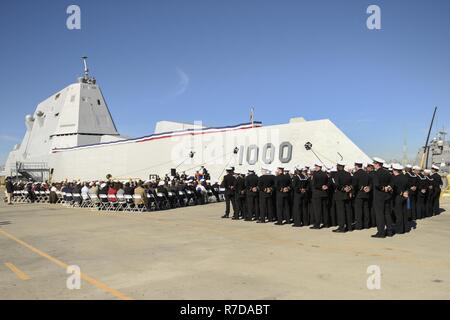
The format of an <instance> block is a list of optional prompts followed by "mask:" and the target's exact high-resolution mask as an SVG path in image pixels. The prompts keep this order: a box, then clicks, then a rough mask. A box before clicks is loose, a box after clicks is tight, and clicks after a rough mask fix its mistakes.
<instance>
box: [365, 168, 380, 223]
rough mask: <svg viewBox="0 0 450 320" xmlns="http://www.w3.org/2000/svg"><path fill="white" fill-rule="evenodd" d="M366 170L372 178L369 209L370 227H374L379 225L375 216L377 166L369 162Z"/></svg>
mask: <svg viewBox="0 0 450 320" xmlns="http://www.w3.org/2000/svg"><path fill="white" fill-rule="evenodd" d="M366 172H367V174H368V175H369V179H370V189H371V190H370V192H369V211H370V223H369V228H374V227H376V226H377V223H376V221H377V219H376V216H375V210H374V209H373V180H374V177H375V167H374V166H373V163H368V164H367V166H366Z"/></svg>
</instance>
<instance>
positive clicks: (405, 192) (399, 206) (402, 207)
mask: <svg viewBox="0 0 450 320" xmlns="http://www.w3.org/2000/svg"><path fill="white" fill-rule="evenodd" d="M392 169H393V177H392V183H391V184H392V196H393V205H394V214H395V233H397V234H403V233H405V231H407V229H408V228H407V224H408V221H407V219H406V209H407V202H408V197H409V183H408V178H407V177H406V176H405V175H404V174H403V169H404V168H403V166H402V165H400V164H398V163H395V164H393V165H392Z"/></svg>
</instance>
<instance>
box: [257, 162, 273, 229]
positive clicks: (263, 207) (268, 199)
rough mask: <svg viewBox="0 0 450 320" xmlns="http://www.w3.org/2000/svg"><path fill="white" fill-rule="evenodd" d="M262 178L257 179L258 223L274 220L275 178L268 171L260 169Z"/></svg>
mask: <svg viewBox="0 0 450 320" xmlns="http://www.w3.org/2000/svg"><path fill="white" fill-rule="evenodd" d="M261 171H262V176H260V177H259V179H258V189H259V220H258V223H264V222H266V217H267V218H268V220H269V222H270V221H273V220H274V216H273V193H274V191H275V176H274V175H272V174H271V173H270V171H269V170H266V169H262V170H261Z"/></svg>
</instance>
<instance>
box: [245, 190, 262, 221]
mask: <svg viewBox="0 0 450 320" xmlns="http://www.w3.org/2000/svg"><path fill="white" fill-rule="evenodd" d="M253 217H255V219H256V220H258V219H259V197H258V193H257V192H250V191H248V192H247V215H246V217H245V218H246V219H249V220H251V219H252V218H253Z"/></svg>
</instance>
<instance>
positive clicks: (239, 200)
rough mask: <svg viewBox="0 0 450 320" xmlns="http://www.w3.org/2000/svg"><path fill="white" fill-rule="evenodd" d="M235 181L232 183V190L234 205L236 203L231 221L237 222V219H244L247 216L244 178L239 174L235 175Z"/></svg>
mask: <svg viewBox="0 0 450 320" xmlns="http://www.w3.org/2000/svg"><path fill="white" fill-rule="evenodd" d="M235 177H236V180H235V183H234V189H235V192H236V194H235V203H236V211H235V212H234V215H233V220H239V217H242V219H244V218H245V216H246V215H247V213H246V212H247V210H246V207H247V206H246V198H247V195H246V189H245V177H243V176H242V175H241V174H237V175H236V176H235Z"/></svg>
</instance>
